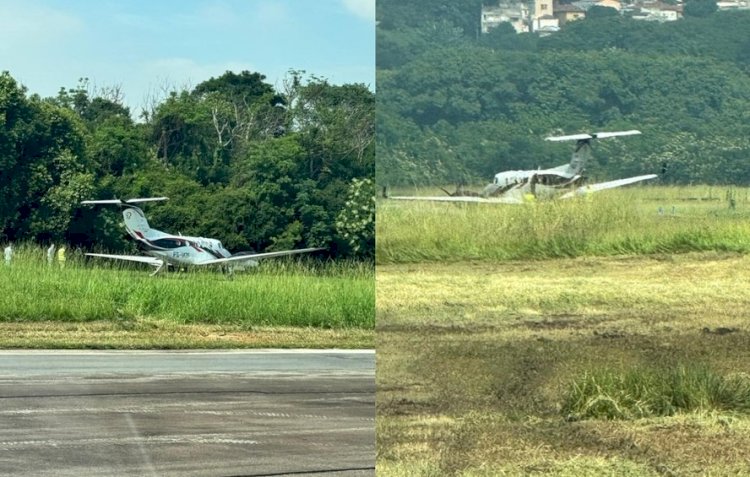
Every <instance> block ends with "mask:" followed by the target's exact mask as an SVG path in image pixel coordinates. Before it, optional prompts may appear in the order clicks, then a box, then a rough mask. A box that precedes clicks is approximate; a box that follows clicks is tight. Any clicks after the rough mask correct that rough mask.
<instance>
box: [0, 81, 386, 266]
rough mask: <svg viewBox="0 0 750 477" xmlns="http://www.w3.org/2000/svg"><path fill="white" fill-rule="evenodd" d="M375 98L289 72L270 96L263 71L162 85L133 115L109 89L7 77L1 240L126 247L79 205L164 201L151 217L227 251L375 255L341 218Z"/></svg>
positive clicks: (361, 159)
mask: <svg viewBox="0 0 750 477" xmlns="http://www.w3.org/2000/svg"><path fill="white" fill-rule="evenodd" d="M374 105H375V98H374V94H373V93H372V92H371V91H370V90H369V89H367V87H365V86H364V85H361V84H345V85H332V84H329V83H328V82H327V81H326V80H324V79H320V78H316V77H314V76H311V77H306V76H304V75H303V74H302V73H299V72H291V73H290V75H289V76H288V78H287V80H286V81H285V82H284V84H283V85H282V86H281V89H280V90H279V91H276V90H274V88H273V87H272V86H271V85H269V84H267V83H266V82H265V76H263V75H262V74H260V73H251V72H248V71H242V72H240V73H234V72H226V73H225V74H223V75H222V76H220V77H218V78H210V79H208V80H206V81H203V82H201V83H199V84H198V85H197V86H196V87H195V88H193V89H190V90H187V89H186V90H177V89H174V90H171V91H166V92H165V93H164V97H162V98H157V99H156V100H154V101H153V103H152V105H151V107H150V108H149V109H148V110H146V111H144V113H143V116H142V117H141V118H140V119H141V121H140V122H136V121H134V119H133V117H132V114H131V111H130V110H129V109H128V108H127V107H125V106H124V105H123V102H122V97H121V96H120V95H119V92H118V90H117V88H105V89H100V90H95V89H93V88H91V87H90V85H89V84H88V82H87V81H86V80H82V81H81V83H80V84H79V85H78V86H77V87H74V88H71V89H66V88H62V89H61V90H60V93H59V94H58V96H57V97H54V98H40V97H39V96H37V95H34V94H30V93H29V92H27V90H26V89H25V88H24V87H23V86H22V85H20V84H18V83H17V82H16V80H14V79H13V77H12V76H11V74H10V73H8V72H3V73H2V74H0V118H2V119H1V121H0V243H3V244H6V243H7V242H23V241H35V242H37V243H47V244H49V243H50V242H56V243H58V244H59V243H67V244H69V245H70V246H72V247H83V248H92V247H100V248H104V249H107V250H111V251H124V250H128V251H134V245H133V244H132V242H130V241H128V240H126V238H125V234H123V233H122V231H121V229H120V225H119V224H120V220H119V217H118V216H117V214H116V212H115V211H103V210H100V209H94V208H92V207H84V206H81V205H80V201H81V200H83V199H108V198H113V197H116V198H121V199H128V198H132V197H144V196H169V197H170V198H171V199H172V200H171V201H169V202H167V203H165V204H163V205H160V206H158V207H154V208H152V209H149V211H148V213H149V218H150V219H151V220H152V221H153V224H154V226H157V227H158V228H160V229H163V230H167V231H170V232H173V233H178V232H181V233H183V234H189V235H198V236H209V237H216V238H219V239H221V240H222V241H223V243H224V244H225V245H226V246H227V247H228V249H229V250H230V251H233V252H234V251H244V250H255V251H265V250H268V251H271V250H278V249H288V248H295V247H297V248H301V247H305V246H309V247H325V248H326V249H328V250H329V253H330V255H331V256H332V257H336V258H355V259H360V260H361V259H370V258H371V257H372V254H373V248H372V246H371V243H372V242H373V241H374V240H373V239H372V237H364V236H363V237H361V238H360V239H359V240H358V242H357V243H358V245H359V247H358V248H355V247H354V246H352V242H351V241H350V240H349V238H348V237H344V236H343V232H340V229H341V227H337V226H336V222H337V220H338V221H340V220H341V217H343V218H345V219H346V218H347V217H348V215H346V213H345V209H346V205H345V202H346V197H347V194H349V193H350V191H351V190H353V188H356V185H355V184H357V183H359V182H358V181H363V180H367V179H369V178H372V176H373V174H374V161H375V149H374ZM342 214H343V215H342ZM364 232H367V230H364ZM368 244H370V246H368Z"/></svg>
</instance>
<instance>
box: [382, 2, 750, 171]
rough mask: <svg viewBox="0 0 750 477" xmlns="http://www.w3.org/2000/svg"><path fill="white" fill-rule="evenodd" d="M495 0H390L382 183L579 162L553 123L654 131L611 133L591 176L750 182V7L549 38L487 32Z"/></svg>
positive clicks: (585, 25)
mask: <svg viewBox="0 0 750 477" xmlns="http://www.w3.org/2000/svg"><path fill="white" fill-rule="evenodd" d="M481 3H482V2H481V1H480V0H464V1H458V2H456V1H447V0H415V1H413V2H397V1H395V0H381V1H378V4H377V6H378V10H377V15H378V20H379V24H378V32H377V80H378V109H377V129H378V135H377V148H378V164H377V180H378V182H379V183H381V184H383V185H399V184H400V185H406V184H409V185H427V184H446V183H461V182H463V183H471V182H482V181H486V180H488V179H489V178H490V177H491V176H492V175H493V174H494V173H496V172H498V171H501V170H506V169H518V168H538V167H550V166H555V165H559V164H562V163H564V162H566V160H567V159H568V158H569V155H570V151H571V145H570V144H565V143H549V142H545V141H544V140H543V139H544V137H546V136H548V135H556V134H573V133H578V132H595V131H606V130H627V129H639V130H641V131H642V132H643V135H642V136H638V137H629V138H623V139H617V140H608V141H602V142H599V143H597V144H596V146H595V150H594V158H595V160H594V161H592V163H590V164H588V165H587V175H589V176H590V177H595V178H597V179H611V178H617V177H622V176H625V175H637V174H646V173H659V174H662V181H663V182H665V183H681V184H686V183H708V184H717V183H721V184H748V183H750V36H748V34H747V32H748V31H750V12H747V11H734V12H728V11H727V12H725V11H720V12H715V13H710V14H706V15H705V16H700V17H699V16H693V17H686V18H684V19H682V20H679V21H675V22H668V23H656V22H644V21H638V20H632V19H630V18H625V17H622V16H619V15H615V16H613V15H592V17H593V18H586V19H584V20H581V21H576V22H571V23H568V24H566V25H565V27H564V28H563V30H562V31H560V32H558V33H554V34H552V35H549V36H544V37H539V36H538V35H537V34H534V33H524V34H516V33H515V31H514V30H513V29H512V27H510V26H509V25H501V26H500V27H498V28H497V29H495V30H493V31H491V32H490V33H489V34H486V35H480V34H478V31H479V17H480V14H479V12H480V9H481Z"/></svg>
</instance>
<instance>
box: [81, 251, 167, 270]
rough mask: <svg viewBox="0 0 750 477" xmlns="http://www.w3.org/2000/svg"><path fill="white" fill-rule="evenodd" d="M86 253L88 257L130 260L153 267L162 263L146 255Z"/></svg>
mask: <svg viewBox="0 0 750 477" xmlns="http://www.w3.org/2000/svg"><path fill="white" fill-rule="evenodd" d="M86 255H87V256H89V257H101V258H112V259H114V260H127V261H130V262H141V263H148V264H149V265H153V266H154V267H160V266H161V265H162V263H163V262H162V261H161V260H159V259H158V258H155V257H147V256H145V255H109V254H106V253H87V254H86Z"/></svg>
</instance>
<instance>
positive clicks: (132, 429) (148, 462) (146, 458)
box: [125, 413, 156, 476]
mask: <svg viewBox="0 0 750 477" xmlns="http://www.w3.org/2000/svg"><path fill="white" fill-rule="evenodd" d="M125 420H126V421H128V427H129V428H130V432H132V433H133V437H136V438H139V437H141V434H140V432H138V428H137V427H136V426H135V422H133V417H132V416H131V415H130V413H125ZM138 451H139V452H140V453H141V458H142V459H143V463H144V464H145V465H146V469H148V471H149V472H150V473H151V475H153V476H155V475H156V469H155V468H154V464H153V463H152V462H151V456H150V455H149V454H148V451H146V446H144V445H143V442H142V441H141V442H139V443H138Z"/></svg>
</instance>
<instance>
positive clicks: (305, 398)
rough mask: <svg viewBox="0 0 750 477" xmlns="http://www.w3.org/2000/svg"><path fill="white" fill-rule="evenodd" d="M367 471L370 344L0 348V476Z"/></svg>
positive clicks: (371, 469)
mask: <svg viewBox="0 0 750 477" xmlns="http://www.w3.org/2000/svg"><path fill="white" fill-rule="evenodd" d="M374 474H375V354H374V353H373V352H372V351H366V352H361V351H359V352H358V351H353V352H348V351H341V352H334V351H323V352H315V351H310V352H308V351H241V352H240V351H231V352H214V351H210V352H154V351H140V352H139V351H113V352H102V351H97V352H86V351H38V352H34V351H17V352H13V351H0V475H21V476H24V475H34V476H44V475H55V476H59V475H61V476H65V475H76V476H101V475H138V476H151V475H154V476H156V475H158V476H163V475H165V476H170V475H175V476H176V475H180V476H183V475H185V476H283V475H294V476H300V475H314V476H325V475H330V476H337V477H341V476H346V477H349V476H372V475H374Z"/></svg>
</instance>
